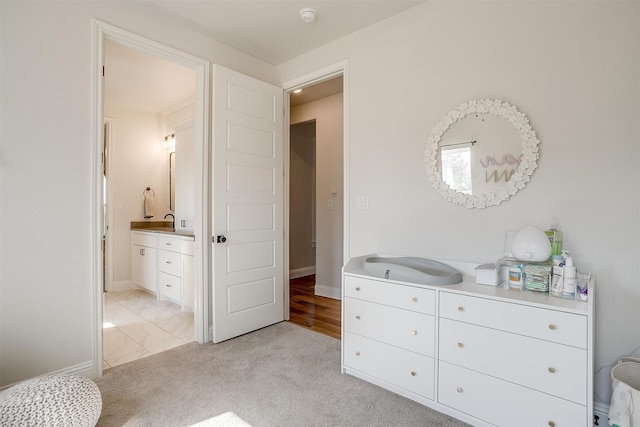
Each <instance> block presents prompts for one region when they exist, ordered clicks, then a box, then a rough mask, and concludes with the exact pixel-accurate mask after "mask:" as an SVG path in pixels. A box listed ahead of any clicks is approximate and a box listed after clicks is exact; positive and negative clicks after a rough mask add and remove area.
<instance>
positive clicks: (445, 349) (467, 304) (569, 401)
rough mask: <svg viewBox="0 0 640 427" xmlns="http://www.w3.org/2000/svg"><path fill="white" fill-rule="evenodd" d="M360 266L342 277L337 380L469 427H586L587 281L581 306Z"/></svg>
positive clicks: (589, 413)
mask: <svg viewBox="0 0 640 427" xmlns="http://www.w3.org/2000/svg"><path fill="white" fill-rule="evenodd" d="M371 256H373V255H371ZM364 258H366V257H359V258H354V259H352V260H351V261H349V263H347V265H345V267H344V269H343V273H344V274H343V295H344V297H343V305H342V306H343V319H342V325H343V327H342V329H343V330H342V332H343V335H342V337H343V339H342V371H343V372H344V373H348V374H351V375H354V376H356V377H359V378H361V379H364V380H366V381H369V382H372V383H374V384H377V385H379V386H382V387H384V388H387V389H389V390H391V391H394V392H396V393H398V394H400V395H403V396H405V397H408V398H410V399H413V400H415V401H417V402H420V403H422V404H424V405H426V406H429V407H431V408H433V409H436V410H438V411H440V412H444V413H447V414H449V415H452V416H454V417H456V418H459V419H461V420H463V421H466V422H468V423H470V424H472V425H478V426H489V425H495V426H505V427H510V426H519V427H528V426H548V427H549V426H550V427H563V426H567V427H574V426H591V425H592V423H593V348H594V346H593V298H594V289H593V280H592V283H591V284H590V285H591V288H590V290H589V292H590V300H589V301H588V302H580V301H573V300H564V299H559V298H554V297H550V296H548V295H547V294H540V293H534V292H528V291H526V292H519V291H509V290H506V289H502V288H495V287H490V286H482V285H477V284H476V283H475V279H474V278H473V277H468V276H465V278H464V281H463V282H462V283H461V284H458V285H451V286H435V287H432V286H426V285H418V284H411V283H405V282H397V281H392V280H386V279H384V278H376V277H372V276H370V275H369V273H368V272H366V271H365V270H364V269H363V268H362V261H363V259H364ZM473 266H475V265H471V264H469V265H468V266H467V267H469V270H470V271H473V270H472V268H473Z"/></svg>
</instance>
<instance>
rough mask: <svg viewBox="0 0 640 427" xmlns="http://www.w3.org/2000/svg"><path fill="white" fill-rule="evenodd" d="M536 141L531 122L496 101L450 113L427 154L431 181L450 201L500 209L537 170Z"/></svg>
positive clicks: (468, 104) (471, 103)
mask: <svg viewBox="0 0 640 427" xmlns="http://www.w3.org/2000/svg"><path fill="white" fill-rule="evenodd" d="M538 144H539V141H538V138H537V137H536V133H535V131H534V130H533V129H532V128H531V126H530V125H529V120H528V119H527V117H526V116H525V115H524V114H523V113H521V112H520V111H518V110H517V109H516V107H514V106H512V105H509V104H508V103H506V102H504V101H500V100H496V99H480V100H471V101H468V102H465V103H463V104H460V105H459V106H458V107H456V108H454V109H453V110H451V111H449V112H448V113H447V114H446V115H445V116H444V117H443V118H442V119H441V120H440V121H439V122H438V124H436V126H434V128H433V129H432V131H431V136H430V137H429V138H428V140H427V145H426V149H425V163H426V167H427V174H428V175H429V180H430V181H431V183H432V184H433V186H434V187H435V188H436V190H438V192H439V193H440V194H441V195H442V197H444V198H445V199H446V200H448V201H450V202H453V203H456V204H458V205H462V206H466V207H467V208H469V209H471V208H486V207H489V206H496V205H499V204H500V203H502V202H503V201H504V200H507V199H508V198H509V197H511V196H513V195H514V194H516V193H517V192H518V190H521V189H522V188H524V186H525V185H526V183H527V182H528V181H529V179H530V178H531V174H532V173H533V171H534V170H535V169H536V167H537V165H538V164H537V160H538V157H539V154H538Z"/></svg>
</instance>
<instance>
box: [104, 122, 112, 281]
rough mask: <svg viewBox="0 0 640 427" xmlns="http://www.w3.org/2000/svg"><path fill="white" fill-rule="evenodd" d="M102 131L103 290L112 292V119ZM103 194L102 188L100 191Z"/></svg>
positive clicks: (105, 124) (105, 123)
mask: <svg viewBox="0 0 640 427" xmlns="http://www.w3.org/2000/svg"><path fill="white" fill-rule="evenodd" d="M104 129H108V132H107V136H106V138H107V140H106V141H105V145H106V150H107V154H104V155H103V157H102V159H103V160H102V161H103V162H105V161H106V162H107V165H106V168H105V170H106V177H107V178H106V186H107V195H106V197H107V209H106V212H105V217H104V221H105V224H103V226H106V227H107V228H106V229H104V230H105V233H104V234H105V236H104V240H105V245H106V249H107V250H106V251H105V252H104V253H103V256H104V257H106V260H103V261H102V262H103V263H105V262H106V266H107V268H106V269H105V270H103V272H104V275H105V277H103V283H104V290H105V291H112V290H113V244H112V240H113V230H112V229H111V228H109V224H111V223H113V203H108V202H109V201H113V185H111V156H112V155H113V154H112V153H113V143H112V142H113V137H112V136H113V119H112V118H111V117H105V118H104ZM102 191H103V193H102V194H104V188H103V189H102Z"/></svg>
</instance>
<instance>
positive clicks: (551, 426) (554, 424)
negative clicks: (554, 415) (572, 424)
mask: <svg viewBox="0 0 640 427" xmlns="http://www.w3.org/2000/svg"><path fill="white" fill-rule="evenodd" d="M547 424H548V425H549V427H556V423H554V422H553V421H549V422H548V423H547Z"/></svg>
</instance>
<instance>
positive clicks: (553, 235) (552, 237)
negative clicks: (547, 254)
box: [544, 217, 562, 256]
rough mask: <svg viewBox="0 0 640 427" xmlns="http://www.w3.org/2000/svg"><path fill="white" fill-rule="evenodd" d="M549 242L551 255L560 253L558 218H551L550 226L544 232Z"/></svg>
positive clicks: (560, 232)
mask: <svg viewBox="0 0 640 427" xmlns="http://www.w3.org/2000/svg"><path fill="white" fill-rule="evenodd" d="M544 233H545V234H546V235H547V237H548V238H549V243H551V256H554V255H560V254H561V253H562V231H560V230H558V218H555V217H554V218H551V226H550V227H549V229H548V230H545V232H544Z"/></svg>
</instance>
